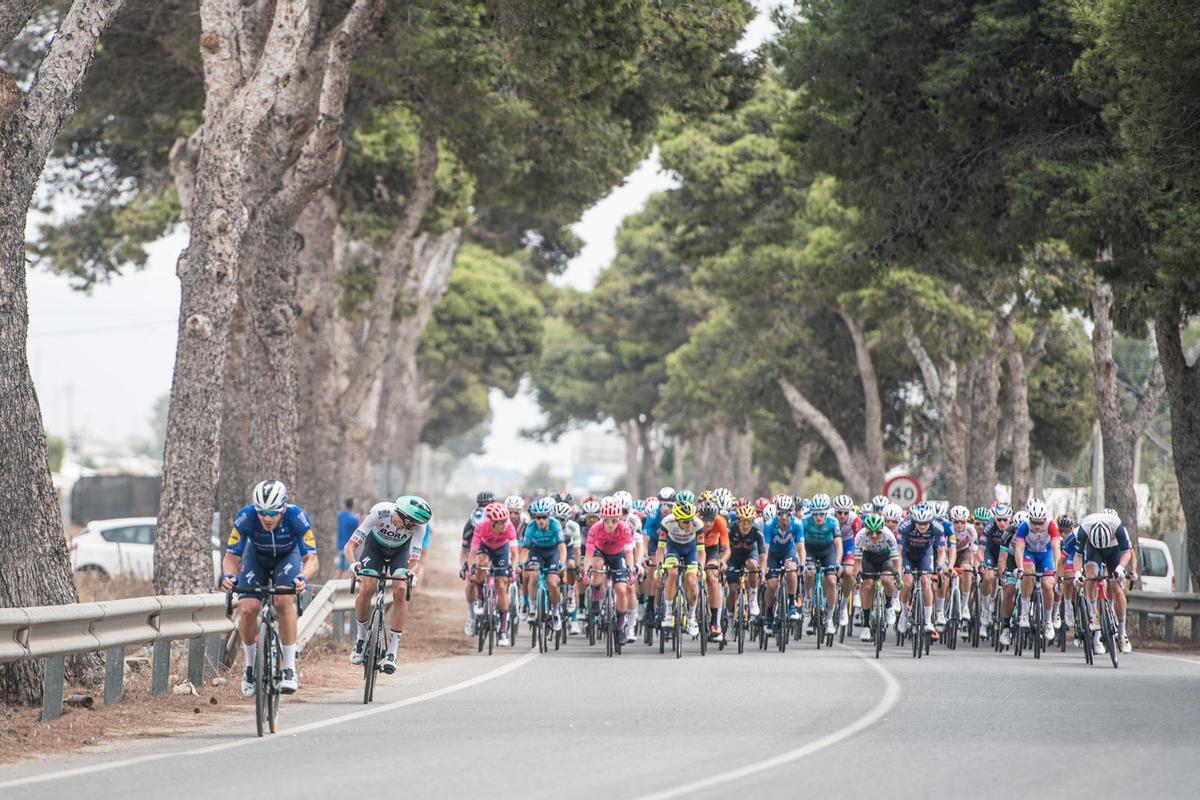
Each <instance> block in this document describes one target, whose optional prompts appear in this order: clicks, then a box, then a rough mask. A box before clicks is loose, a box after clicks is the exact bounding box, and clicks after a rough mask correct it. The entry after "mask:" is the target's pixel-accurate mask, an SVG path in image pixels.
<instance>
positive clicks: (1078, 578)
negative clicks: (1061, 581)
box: [1075, 574, 1083, 586]
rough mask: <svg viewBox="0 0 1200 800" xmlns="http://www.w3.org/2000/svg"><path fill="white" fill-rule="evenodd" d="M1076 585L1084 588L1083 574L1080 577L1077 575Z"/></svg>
mask: <svg viewBox="0 0 1200 800" xmlns="http://www.w3.org/2000/svg"><path fill="white" fill-rule="evenodd" d="M1075 585H1076V586H1083V575H1082V574H1079V575H1076V576H1075Z"/></svg>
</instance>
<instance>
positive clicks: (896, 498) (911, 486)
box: [883, 475, 923, 508]
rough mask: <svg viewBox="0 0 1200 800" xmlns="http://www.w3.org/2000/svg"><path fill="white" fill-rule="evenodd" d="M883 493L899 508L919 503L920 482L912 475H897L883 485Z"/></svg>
mask: <svg viewBox="0 0 1200 800" xmlns="http://www.w3.org/2000/svg"><path fill="white" fill-rule="evenodd" d="M883 493H884V494H885V495H886V496H887V499H888V500H891V501H892V502H893V503H895V504H896V505H898V506H900V507H901V508H908V507H909V506H911V505H912V504H913V503H919V502H921V497H922V496H923V495H922V491H921V482H920V481H919V480H917V479H916V478H914V477H913V476H912V475H897V476H896V477H894V478H890V479H889V480H888V482H887V483H885V484H884V485H883Z"/></svg>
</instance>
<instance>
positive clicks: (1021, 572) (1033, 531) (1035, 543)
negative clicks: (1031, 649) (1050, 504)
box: [1013, 498, 1059, 641]
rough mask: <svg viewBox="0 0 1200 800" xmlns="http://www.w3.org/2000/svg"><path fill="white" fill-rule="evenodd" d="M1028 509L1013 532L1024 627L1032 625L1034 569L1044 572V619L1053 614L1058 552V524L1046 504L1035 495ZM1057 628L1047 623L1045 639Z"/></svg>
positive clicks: (1016, 573) (1035, 571) (1020, 615)
mask: <svg viewBox="0 0 1200 800" xmlns="http://www.w3.org/2000/svg"><path fill="white" fill-rule="evenodd" d="M1025 511H1026V513H1027V514H1028V516H1029V518H1028V519H1027V520H1025V521H1024V522H1022V523H1021V524H1020V525H1018V526H1017V532H1016V534H1015V535H1014V536H1013V562H1014V563H1015V564H1016V567H1015V569H1014V570H1013V574H1014V575H1016V576H1017V580H1018V581H1020V582H1021V588H1020V593H1021V609H1020V612H1019V613H1018V614H1017V624H1018V625H1020V627H1022V628H1028V627H1029V603H1030V600H1031V599H1032V597H1033V581H1034V578H1033V575H1034V574H1035V573H1041V574H1043V576H1044V577H1042V579H1041V581H1042V602H1043V606H1044V609H1045V613H1044V614H1043V615H1042V619H1043V620H1049V619H1051V617H1052V616H1053V609H1054V578H1055V571H1056V570H1057V568H1058V555H1059V530H1058V524H1057V523H1056V522H1055V521H1054V520H1052V519H1050V511H1049V510H1048V509H1047V508H1046V504H1045V503H1043V502H1042V501H1041V500H1038V499H1036V498H1034V499H1031V500H1030V501H1029V502H1028V503H1027V504H1026V505H1025ZM1026 565H1028V569H1027V568H1026ZM1026 572H1028V573H1029V575H1026V574H1025V573H1026ZM1054 629H1055V626H1054V625H1053V624H1049V625H1046V627H1045V630H1044V631H1043V633H1044V635H1045V637H1046V641H1051V640H1053V639H1054Z"/></svg>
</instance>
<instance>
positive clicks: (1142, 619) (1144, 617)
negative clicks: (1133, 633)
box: [1137, 611, 1150, 639]
mask: <svg viewBox="0 0 1200 800" xmlns="http://www.w3.org/2000/svg"><path fill="white" fill-rule="evenodd" d="M1137 617H1138V637H1139V638H1142V639H1149V638H1150V615H1149V614H1147V613H1146V612H1145V611H1139V612H1138V615H1137Z"/></svg>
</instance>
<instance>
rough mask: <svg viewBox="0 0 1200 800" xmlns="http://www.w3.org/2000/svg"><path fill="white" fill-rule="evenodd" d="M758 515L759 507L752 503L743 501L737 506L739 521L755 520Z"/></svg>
mask: <svg viewBox="0 0 1200 800" xmlns="http://www.w3.org/2000/svg"><path fill="white" fill-rule="evenodd" d="M757 516H758V509H757V508H755V507H754V506H752V505H750V504H749V503H742V504H741V505H740V506H738V508H737V518H738V521H739V522H740V521H741V520H744V519H745V520H751V521H753V520H754V518H755V517H757Z"/></svg>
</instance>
